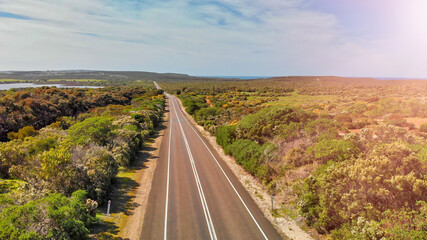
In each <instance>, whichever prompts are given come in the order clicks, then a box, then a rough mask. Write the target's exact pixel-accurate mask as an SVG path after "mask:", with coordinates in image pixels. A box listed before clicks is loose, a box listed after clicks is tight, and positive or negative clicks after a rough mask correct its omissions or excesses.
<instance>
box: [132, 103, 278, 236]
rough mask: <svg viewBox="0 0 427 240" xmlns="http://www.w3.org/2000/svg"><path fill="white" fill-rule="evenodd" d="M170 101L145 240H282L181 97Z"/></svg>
mask: <svg viewBox="0 0 427 240" xmlns="http://www.w3.org/2000/svg"><path fill="white" fill-rule="evenodd" d="M168 98H169V99H168V104H169V107H168V110H169V114H170V115H169V122H168V128H167V130H166V132H165V137H164V138H163V141H162V144H161V147H160V155H159V161H158V165H157V168H156V171H155V173H154V179H153V183H152V189H151V192H150V195H149V199H148V206H147V211H146V214H145V219H144V225H143V227H142V232H141V238H140V239H281V237H280V235H279V234H278V233H277V231H276V230H275V229H274V227H273V226H272V225H271V223H270V222H269V221H268V220H267V219H266V218H265V217H264V215H263V214H262V212H261V210H260V209H259V208H258V207H257V206H256V204H255V202H254V201H253V200H252V198H251V197H250V195H249V193H248V192H247V191H246V190H245V189H244V187H243V186H242V185H241V183H240V182H239V181H238V180H237V178H236V176H235V175H234V174H233V173H232V171H231V170H230V169H229V168H228V167H227V165H226V164H225V163H224V162H223V161H222V160H221V158H220V157H219V156H218V154H217V153H216V152H215V150H214V149H213V148H212V147H211V146H210V144H209V143H208V141H207V140H206V139H204V137H203V136H202V135H201V134H200V132H198V131H197V129H196V128H195V127H194V126H192V124H191V123H190V122H189V121H188V119H187V118H186V116H185V115H184V114H183V112H182V110H181V108H180V107H179V103H178V100H177V99H176V97H174V96H171V95H168Z"/></svg>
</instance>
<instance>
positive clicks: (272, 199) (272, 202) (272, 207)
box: [271, 193, 274, 211]
mask: <svg viewBox="0 0 427 240" xmlns="http://www.w3.org/2000/svg"><path fill="white" fill-rule="evenodd" d="M271 211H274V195H273V193H272V194H271Z"/></svg>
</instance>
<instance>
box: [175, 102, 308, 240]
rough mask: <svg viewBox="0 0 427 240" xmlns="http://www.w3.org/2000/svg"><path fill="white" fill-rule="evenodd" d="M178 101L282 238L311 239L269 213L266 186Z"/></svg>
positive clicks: (293, 224)
mask: <svg viewBox="0 0 427 240" xmlns="http://www.w3.org/2000/svg"><path fill="white" fill-rule="evenodd" d="M179 103H180V107H181V108H182V109H183V112H184V113H185V114H186V115H187V116H189V119H190V120H191V122H192V123H193V125H194V126H196V127H197V128H198V129H199V130H200V132H201V133H202V134H203V135H204V136H205V137H206V139H208V140H209V142H210V144H211V145H212V146H213V147H214V148H215V150H216V151H217V152H218V154H219V155H220V156H221V158H222V159H223V161H224V162H225V163H226V164H227V165H228V167H229V168H230V169H231V170H232V171H233V173H234V174H235V175H236V176H237V178H238V179H239V181H240V182H241V183H242V185H243V186H245V188H246V189H247V191H248V192H249V193H250V195H251V197H252V198H253V199H254V201H255V202H256V203H257V205H258V206H259V208H260V209H261V211H262V212H263V213H264V215H265V217H266V218H267V219H268V220H269V221H270V222H271V223H272V224H273V225H274V226H275V227H276V229H277V230H278V231H279V233H280V234H281V235H282V236H283V237H284V239H295V240H297V239H298V240H305V239H313V238H312V237H311V236H310V235H309V234H308V233H307V232H305V231H304V230H302V229H301V228H300V227H299V226H298V225H297V223H296V222H295V221H294V220H292V219H289V218H283V217H277V218H275V217H273V215H272V214H271V213H270V208H271V198H270V195H269V194H268V192H267V190H266V188H265V187H264V186H263V185H262V184H261V183H260V182H259V181H258V180H257V179H256V178H254V177H253V176H251V175H250V174H249V173H247V172H246V171H245V170H244V169H243V168H242V167H241V166H240V165H238V164H237V163H236V161H235V160H234V158H232V157H230V156H228V155H226V154H225V153H224V150H223V149H222V148H221V146H219V145H218V144H217V143H216V139H215V137H214V136H212V135H211V134H210V133H209V132H207V131H205V130H204V129H203V127H201V126H199V125H198V124H197V123H196V122H195V121H194V119H193V118H192V117H191V116H190V115H189V114H188V113H187V112H186V111H185V109H184V107H183V106H182V103H181V101H179Z"/></svg>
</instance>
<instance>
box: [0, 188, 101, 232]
mask: <svg viewBox="0 0 427 240" xmlns="http://www.w3.org/2000/svg"><path fill="white" fill-rule="evenodd" d="M85 204H86V193H85V192H84V191H82V190H80V191H77V192H75V193H73V196H72V197H71V198H66V197H65V196H63V195H61V194H58V193H53V194H51V195H49V196H48V197H46V198H42V199H39V200H37V201H30V202H28V203H26V204H24V205H21V206H10V207H8V208H5V209H3V211H2V212H1V213H0V239H88V234H89V230H88V228H87V227H88V226H90V224H91V223H93V222H94V220H95V219H94V217H92V216H91V215H90V209H88V208H87V206H86V205H85Z"/></svg>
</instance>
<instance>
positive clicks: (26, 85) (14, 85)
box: [0, 83, 103, 90]
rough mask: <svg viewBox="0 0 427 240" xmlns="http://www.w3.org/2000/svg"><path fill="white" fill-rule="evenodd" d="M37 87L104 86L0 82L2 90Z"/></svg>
mask: <svg viewBox="0 0 427 240" xmlns="http://www.w3.org/2000/svg"><path fill="white" fill-rule="evenodd" d="M37 87H57V88H103V87H101V86H67V85H61V84H34V83H4V84H0V90H9V89H11V88H37Z"/></svg>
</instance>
